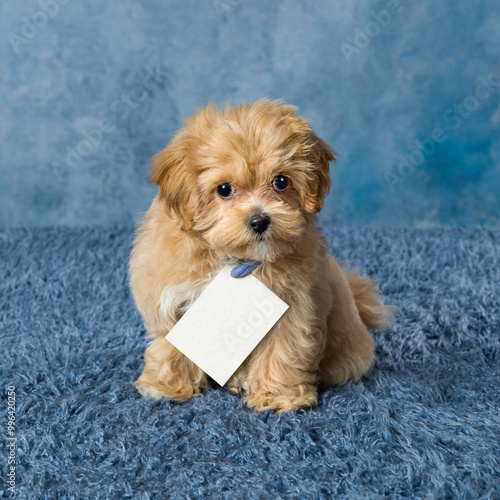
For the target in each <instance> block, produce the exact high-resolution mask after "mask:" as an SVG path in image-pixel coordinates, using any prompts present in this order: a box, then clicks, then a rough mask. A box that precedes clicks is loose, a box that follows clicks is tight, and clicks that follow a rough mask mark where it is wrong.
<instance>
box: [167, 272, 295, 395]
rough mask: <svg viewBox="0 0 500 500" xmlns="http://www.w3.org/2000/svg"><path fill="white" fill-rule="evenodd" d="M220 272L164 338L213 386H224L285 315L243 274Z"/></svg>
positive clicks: (276, 300) (269, 294)
mask: <svg viewBox="0 0 500 500" xmlns="http://www.w3.org/2000/svg"><path fill="white" fill-rule="evenodd" d="M233 267H234V266H231V265H226V266H224V267H223V268H222V269H221V271H220V272H219V274H217V276H216V277H215V278H214V280H213V281H212V282H211V283H210V284H209V285H208V286H207V288H206V289H205V290H204V291H203V293H202V294H201V295H200V296H199V297H198V299H197V300H196V302H195V303H194V304H193V305H192V306H191V307H190V308H189V309H188V310H187V311H186V313H185V314H184V316H182V318H181V319H180V320H179V321H178V322H177V323H176V325H175V326H174V327H173V328H172V330H171V331H170V333H169V334H168V335H167V336H166V337H165V338H166V339H167V340H168V341H169V342H170V343H171V344H173V345H174V346H175V347H176V348H177V349H179V351H181V352H182V353H183V354H184V355H185V356H187V357H188V358H189V359H190V360H191V361H193V363H195V364H196V365H198V366H199V367H200V368H201V369H202V370H203V371H204V372H205V373H206V374H207V375H209V376H210V377H212V378H213V379H214V380H215V381H216V382H217V383H218V384H219V385H224V384H225V383H226V382H227V381H228V379H229V378H230V377H231V375H233V373H234V372H235V371H236V370H237V369H238V368H239V366H240V365H241V364H242V363H243V361H245V359H246V358H247V356H248V355H249V354H250V353H251V352H252V351H253V350H254V349H255V347H256V346H257V344H258V343H259V342H260V341H261V340H262V339H263V338H264V336H265V335H266V333H267V332H268V331H269V330H270V329H271V328H272V327H273V326H274V324H275V323H276V322H277V321H278V320H279V319H280V318H281V316H282V315H283V314H284V313H285V311H286V310H287V309H288V305H287V304H286V303H285V302H283V301H282V300H281V299H280V298H279V297H278V296H277V295H276V294H275V293H273V292H272V291H271V290H269V288H267V287H266V286H265V285H264V284H263V283H261V282H260V281H259V280H258V279H257V278H256V277H255V276H253V275H252V274H249V275H248V276H245V277H243V278H233V277H231V274H230V273H231V269H232V268H233Z"/></svg>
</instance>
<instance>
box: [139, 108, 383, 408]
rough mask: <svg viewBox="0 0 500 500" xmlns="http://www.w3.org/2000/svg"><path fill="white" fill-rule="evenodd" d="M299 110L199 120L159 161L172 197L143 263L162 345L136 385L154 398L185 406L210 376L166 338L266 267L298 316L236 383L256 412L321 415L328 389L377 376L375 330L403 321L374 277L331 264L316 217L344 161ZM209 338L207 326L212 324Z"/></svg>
mask: <svg viewBox="0 0 500 500" xmlns="http://www.w3.org/2000/svg"><path fill="white" fill-rule="evenodd" d="M295 111H296V108H295V107H293V106H288V105H283V104H281V103H280V101H272V102H269V101H267V100H260V101H258V102H256V103H255V104H252V105H248V104H244V105H241V106H238V107H236V108H231V107H229V106H227V107H226V108H225V109H224V110H218V109H216V108H214V107H213V106H212V105H209V106H208V107H207V108H203V109H199V110H198V111H197V112H196V114H195V115H194V116H192V117H191V118H189V119H188V120H186V123H185V127H184V128H183V129H182V130H181V131H180V132H179V133H178V134H177V135H176V136H175V137H174V139H173V140H172V141H171V143H170V144H169V145H168V147H166V148H165V149H164V150H163V151H162V152H160V153H159V154H158V155H157V156H156V157H155V158H154V164H153V167H152V170H151V172H150V174H149V178H150V180H151V181H152V182H153V183H155V184H157V185H158V186H159V195H158V196H157V197H156V198H155V199H154V201H153V204H152V205H151V208H150V209H149V211H148V212H147V214H146V216H145V219H144V222H143V224H142V226H141V227H140V229H139V230H138V233H137V237H136V240H135V243H134V248H133V251H132V255H131V261H130V277H131V279H130V281H131V288H132V291H133V295H134V298H135V302H136V304H137V307H138V309H139V310H140V312H141V313H142V315H143V317H144V321H145V324H146V328H147V330H148V331H149V333H150V336H151V337H152V338H153V340H152V342H151V343H150V344H149V346H148V348H147V349H146V353H145V366H144V371H143V373H142V375H141V376H140V377H139V379H138V380H137V381H136V383H135V385H136V387H137V389H138V390H139V391H140V392H141V393H142V394H143V395H149V396H152V397H154V398H161V397H167V398H172V399H174V400H177V401H185V400H188V399H189V398H191V397H192V396H193V395H195V394H197V393H199V392H200V390H202V389H204V388H206V387H207V385H208V380H207V376H206V374H205V373H204V372H203V371H202V370H201V369H200V368H198V367H197V366H196V365H195V364H194V363H192V362H191V361H190V360H189V359H187V358H186V357H185V356H184V355H183V354H182V353H181V352H180V351H178V350H177V349H176V348H175V347H174V346H173V345H172V344H170V343H169V342H168V341H167V340H165V335H166V334H167V333H168V332H169V331H170V329H171V328H172V327H173V326H174V325H175V323H176V322H177V321H178V320H179V319H180V317H181V316H182V314H183V313H184V312H185V311H186V310H187V309H188V308H189V306H190V305H191V304H192V303H193V302H194V301H195V300H196V299H197V297H198V296H199V295H200V293H201V292H202V291H203V289H204V288H205V287H206V285H207V284H208V283H209V281H210V280H211V279H212V278H213V276H214V275H215V274H217V272H218V271H219V270H220V269H221V268H222V267H223V265H224V264H225V263H227V262H235V263H236V262H237V260H238V259H252V260H257V261H261V262H262V264H261V265H260V266H258V267H257V268H256V269H255V271H254V272H253V274H254V276H255V277H256V278H258V279H259V280H260V281H262V283H264V284H265V285H266V286H267V287H269V288H270V289H271V290H272V291H273V292H274V293H275V294H277V295H278V296H279V297H280V298H281V299H282V300H284V301H285V302H286V303H287V304H288V305H289V306H290V307H289V309H288V311H287V312H286V313H285V314H284V315H283V317H282V318H281V319H280V320H279V321H278V322H277V323H276V325H275V326H274V327H273V328H272V329H271V330H270V332H269V333H268V334H267V335H266V336H265V337H264V339H263V340H262V341H261V342H260V343H259V344H258V346H257V347H256V348H255V349H254V351H253V352H252V353H251V354H250V355H249V356H248V358H247V359H246V361H245V362H244V363H243V364H242V365H241V366H240V368H239V369H238V370H237V371H236V373H235V374H234V375H233V376H232V378H231V379H230V381H229V382H228V385H229V387H230V388H231V390H232V391H233V392H239V393H242V394H243V397H244V401H245V403H246V404H247V405H248V407H250V408H255V409H256V410H261V411H263V410H275V411H278V412H281V411H290V410H296V409H299V408H304V407H310V406H312V405H315V404H316V403H317V388H318V386H332V385H339V384H344V383H345V382H346V381H348V380H349V379H355V380H357V379H359V378H360V377H361V376H362V375H363V374H364V373H365V372H366V371H367V370H368V369H369V368H370V366H371V365H372V363H373V359H374V344H373V340H372V338H371V336H370V333H369V332H368V329H367V328H384V327H386V326H388V325H389V324H390V322H391V317H392V310H391V308H390V307H388V306H384V305H383V303H382V301H381V300H380V298H379V297H378V295H377V288H376V286H375V285H374V284H373V283H372V281H370V280H369V279H367V278H362V277H359V276H357V275H355V274H353V273H344V272H343V271H342V270H341V269H340V267H339V266H338V264H337V263H336V262H335V260H334V259H333V257H331V256H330V255H329V254H328V248H327V243H326V241H325V240H324V238H323V237H322V236H321V232H320V230H319V229H318V226H317V216H316V214H317V213H318V212H319V211H320V210H321V208H322V205H323V199H324V197H325V195H326V194H327V192H328V190H329V187H330V179H329V175H328V172H329V164H330V163H331V162H334V161H335V157H334V155H335V152H334V150H333V149H332V148H331V147H330V146H328V145H327V144H326V143H325V142H323V141H322V140H321V139H319V138H318V137H317V136H316V135H315V134H314V132H313V130H312V129H311V128H310V126H309V125H308V122H307V121H306V120H304V119H302V118H301V117H299V116H297V114H296V113H295ZM200 328H203V325H202V324H200Z"/></svg>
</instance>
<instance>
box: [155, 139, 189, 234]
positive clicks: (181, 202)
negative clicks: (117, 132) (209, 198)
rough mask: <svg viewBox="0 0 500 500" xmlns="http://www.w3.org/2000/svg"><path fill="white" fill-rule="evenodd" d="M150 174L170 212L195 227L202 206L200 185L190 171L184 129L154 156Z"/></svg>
mask: <svg viewBox="0 0 500 500" xmlns="http://www.w3.org/2000/svg"><path fill="white" fill-rule="evenodd" d="M147 178H148V179H149V180H150V181H151V182H152V183H154V184H157V185H158V186H159V187H160V200H162V201H163V203H164V204H165V208H166V209H167V211H168V212H169V213H170V215H172V216H175V217H177V218H178V219H179V220H180V222H181V227H182V229H184V230H189V229H191V227H192V226H193V217H194V214H195V212H196V208H197V207H198V189H197V185H196V179H194V178H193V175H192V173H190V172H189V166H188V163H187V159H186V151H185V144H184V140H183V137H182V133H181V134H179V135H177V137H175V138H174V140H173V141H172V142H171V143H170V145H168V146H167V147H166V148H165V149H164V150H163V151H161V152H160V153H158V154H157V155H156V156H155V157H154V159H153V167H152V169H151V171H150V172H149V174H148V176H147Z"/></svg>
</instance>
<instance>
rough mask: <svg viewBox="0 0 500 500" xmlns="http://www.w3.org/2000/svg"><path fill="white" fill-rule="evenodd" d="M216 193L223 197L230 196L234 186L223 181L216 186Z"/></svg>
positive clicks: (232, 193)
mask: <svg viewBox="0 0 500 500" xmlns="http://www.w3.org/2000/svg"><path fill="white" fill-rule="evenodd" d="M217 194H218V195H219V196H220V197H221V198H224V199H228V198H232V197H233V196H234V186H233V185H232V184H229V183H228V182H225V183H224V184H219V185H218V186H217Z"/></svg>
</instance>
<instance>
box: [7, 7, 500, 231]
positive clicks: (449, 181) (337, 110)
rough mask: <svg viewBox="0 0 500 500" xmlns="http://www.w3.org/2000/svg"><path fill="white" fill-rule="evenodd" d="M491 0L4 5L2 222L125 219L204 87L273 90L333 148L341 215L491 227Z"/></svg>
mask: <svg viewBox="0 0 500 500" xmlns="http://www.w3.org/2000/svg"><path fill="white" fill-rule="evenodd" d="M499 24H500V4H499V3H498V2H496V1H494V0H484V1H480V0H477V1H471V2H453V1H452V0H444V1H440V2H436V1H432V2H431V1H427V0H426V1H422V2H418V3H417V2H411V1H408V0H400V1H399V0H386V1H362V0H356V1H351V2H349V3H346V2H341V1H340V0H338V1H337V0H335V1H332V0H319V1H314V2H305V1H298V0H287V1H276V2H268V1H264V0H257V1H252V2H249V1H246V2H244V1H241V0H215V1H194V0H189V1H186V0H176V1H160V0H146V1H143V2H140V3H139V2H134V1H132V0H122V1H119V2H118V1H117V2H110V3H109V4H108V3H104V2H99V1H97V0H92V1H86V2H78V1H76V0H64V1H63V0H45V1H43V0H40V1H38V2H37V1H34V0H24V1H22V2H2V4H1V6H0V33H1V39H0V102H1V112H2V115H1V121H0V141H1V149H0V175H1V185H0V196H1V205H0V225H3V226H19V225H48V224H67V225H82V224H95V223H98V224H108V223H117V222H120V223H128V222H130V221H133V220H136V219H137V214H138V212H140V211H143V210H145V209H146V208H147V206H148V205H149V202H150V200H151V198H152V196H153V194H154V192H155V191H154V189H153V188H151V187H150V186H148V184H147V182H146V181H145V180H144V177H145V174H146V172H147V165H148V162H149V158H150V157H151V156H152V155H153V154H155V153H156V152H157V151H158V150H159V149H160V148H162V147H163V146H164V145H165V144H166V143H167V142H168V141H169V140H170V138H171V137H172V134H173V133H174V131H175V130H176V129H177V128H178V127H179V126H180V125H181V123H182V120H183V118H184V117H186V116H187V115H189V114H191V113H192V112H193V111H194V110H195V109H196V108H197V107H198V106H200V105H203V104H205V103H206V102H207V101H210V100H211V101H214V102H215V103H218V104H222V103H224V102H229V103H231V104H233V105H235V104H238V103H242V102H251V101H254V100H256V99H258V98H260V97H263V96H268V97H270V98H283V99H284V100H285V101H286V102H289V103H291V104H295V105H297V106H299V108H300V113H301V114H302V115H304V116H306V117H308V118H311V119H312V120H313V126H314V128H315V129H316V130H317V132H318V134H319V135H320V136H322V137H323V138H324V139H325V140H327V141H328V142H329V143H331V144H332V145H333V146H334V147H335V148H336V149H337V151H338V152H339V154H340V158H339V165H338V168H337V169H336V171H335V173H334V176H333V177H334V187H333V190H332V193H331V194H330V196H329V198H328V202H327V205H326V209H325V211H324V213H323V217H324V220H328V221H330V222H334V223H339V224H366V225H389V226H428V225H434V224H453V225H459V226H464V225H477V224H490V225H498V220H499V218H498V215H499V214H500V202H499V199H498V196H499V195H498V193H500V137H499V135H500V134H499V129H498V122H499V120H500V67H499V59H498V56H499V47H500V30H499V29H498V26H499Z"/></svg>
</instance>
